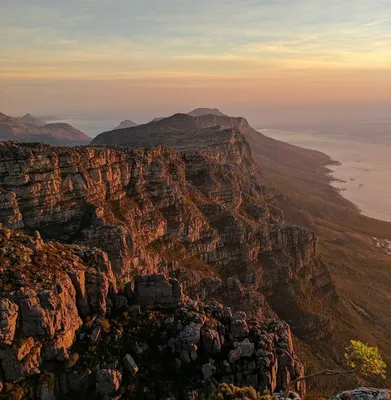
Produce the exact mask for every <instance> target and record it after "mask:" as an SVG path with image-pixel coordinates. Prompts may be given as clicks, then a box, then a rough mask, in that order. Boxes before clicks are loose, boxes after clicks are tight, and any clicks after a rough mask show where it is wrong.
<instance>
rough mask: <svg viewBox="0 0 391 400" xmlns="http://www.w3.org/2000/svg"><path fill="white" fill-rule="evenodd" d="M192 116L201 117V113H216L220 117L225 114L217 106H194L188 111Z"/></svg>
mask: <svg viewBox="0 0 391 400" xmlns="http://www.w3.org/2000/svg"><path fill="white" fill-rule="evenodd" d="M188 114H189V115H191V116H192V117H201V116H202V115H218V116H220V117H226V116H227V115H226V114H224V113H222V112H221V111H220V110H219V109H218V108H196V109H195V110H193V111H190V112H189V113H188Z"/></svg>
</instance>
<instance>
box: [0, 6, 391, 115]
mask: <svg viewBox="0 0 391 400" xmlns="http://www.w3.org/2000/svg"><path fill="white" fill-rule="evenodd" d="M330 104H331V105H334V106H335V105H338V106H339V105H344V106H347V107H354V106H355V105H357V106H358V107H362V106H363V105H368V106H370V107H376V105H377V104H379V105H382V106H388V105H391V1H390V0H280V1H272V0H235V1H233V0H197V1H195V0H127V1H126V0H123V1H121V0H66V1H54V0H28V1H27V0H24V1H23V0H0V111H3V112H6V113H9V114H20V113H23V112H27V111H31V112H35V113H41V114H42V113H53V112H57V113H66V112H68V113H69V112H86V113H90V112H93V111H96V112H101V111H103V110H105V111H108V112H117V111H118V112H122V113H124V112H125V111H126V112H128V113H130V114H131V115H129V117H131V116H132V115H135V118H136V117H139V118H141V119H143V118H148V117H149V116H150V115H149V114H151V116H152V114H154V113H155V114H156V113H168V112H171V111H172V112H173V111H186V110H187V109H191V108H194V107H196V106H213V107H219V108H221V109H224V110H228V111H231V110H232V111H233V110H238V112H242V113H245V111H246V110H249V111H248V112H249V113H250V114H251V113H253V114H254V115H255V113H256V111H255V110H257V109H259V108H264V107H278V106H281V107H285V108H286V107H288V108H289V107H293V108H294V107H299V106H300V107H306V106H308V107H323V106H329V105H330ZM187 111H188V110H187Z"/></svg>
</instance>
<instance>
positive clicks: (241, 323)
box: [231, 312, 249, 338]
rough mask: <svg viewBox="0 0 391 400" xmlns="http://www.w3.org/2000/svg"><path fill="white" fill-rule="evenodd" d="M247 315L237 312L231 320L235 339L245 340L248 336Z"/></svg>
mask: <svg viewBox="0 0 391 400" xmlns="http://www.w3.org/2000/svg"><path fill="white" fill-rule="evenodd" d="M246 319H247V315H246V313H244V312H236V313H235V314H234V315H233V316H232V319H231V334H232V337H233V338H243V337H246V336H247V335H248V332H249V330H248V325H247V322H246Z"/></svg>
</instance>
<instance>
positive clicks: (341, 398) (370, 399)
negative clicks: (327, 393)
mask: <svg viewBox="0 0 391 400" xmlns="http://www.w3.org/2000/svg"><path fill="white" fill-rule="evenodd" d="M390 397H391V390H387V389H374V388H366V387H363V388H359V389H354V390H348V391H346V392H343V393H341V394H339V395H337V396H335V397H332V398H330V400H388V399H389V398H390Z"/></svg>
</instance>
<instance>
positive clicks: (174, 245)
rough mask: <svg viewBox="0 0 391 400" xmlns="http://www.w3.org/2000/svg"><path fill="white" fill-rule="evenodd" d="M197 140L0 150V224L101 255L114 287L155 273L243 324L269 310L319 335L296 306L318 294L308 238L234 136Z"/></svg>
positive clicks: (324, 279)
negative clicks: (243, 314)
mask: <svg viewBox="0 0 391 400" xmlns="http://www.w3.org/2000/svg"><path fill="white" fill-rule="evenodd" d="M181 118H182V117H181ZM186 118H191V117H186ZM208 137H209V142H210V146H205V147H201V149H200V150H191V149H190V150H185V151H183V152H181V153H178V152H176V151H175V150H173V149H169V148H166V147H157V148H153V149H150V150H145V149H129V148H107V147H105V148H103V147H102V148H96V147H90V148H73V149H70V148H51V147H49V146H44V145H18V144H14V143H2V144H0V188H1V193H0V221H1V222H3V223H4V224H6V225H7V226H10V227H12V228H15V229H24V230H26V231H27V232H32V231H34V230H36V229H37V230H39V231H40V232H41V234H42V236H43V237H44V238H48V239H55V240H59V241H63V242H68V243H81V244H84V245H87V246H92V247H97V248H100V249H102V250H103V251H105V252H106V253H107V254H108V256H109V259H110V261H111V263H112V265H113V271H114V273H115V276H116V278H117V280H118V283H119V284H120V286H121V285H123V283H124V282H125V281H128V280H130V279H131V278H132V277H133V276H135V275H137V274H139V273H144V274H145V273H155V272H164V273H167V274H169V275H171V276H175V277H177V278H178V279H180V281H181V282H182V283H183V284H184V286H185V287H186V288H188V290H190V291H191V292H193V293H195V294H198V295H201V296H204V297H205V298H210V297H213V298H217V299H220V300H223V301H224V302H225V303H226V304H227V305H231V306H233V307H234V308H235V307H236V308H238V307H240V308H242V309H245V310H246V311H248V312H250V313H252V315H257V314H267V315H271V314H272V313H271V309H272V310H273V311H274V312H277V313H278V315H280V316H281V317H282V318H284V319H285V320H287V321H288V322H290V323H291V324H293V326H294V327H295V331H296V333H298V334H299V335H301V336H302V337H303V338H306V339H311V338H315V337H319V335H320V336H324V335H327V334H329V333H330V326H329V325H328V324H327V320H324V318H323V317H319V316H317V315H315V314H312V313H311V311H310V310H309V309H306V310H303V308H302V305H300V304H299V302H298V301H297V299H298V297H304V298H305V297H306V296H311V295H312V294H313V293H315V292H317V291H320V290H324V291H325V292H328V291H329V288H330V282H329V279H328V273H327V269H326V268H325V266H324V265H323V264H322V263H321V262H320V261H319V260H318V258H317V255H316V238H315V236H314V235H313V234H312V233H311V232H309V231H307V230H305V229H302V228H299V227H294V226H289V225H285V223H284V221H283V218H282V214H281V212H280V211H279V210H278V209H276V208H275V207H273V205H272V204H270V201H271V200H272V196H273V193H272V192H270V191H269V189H268V187H267V186H266V185H264V184H263V182H262V178H260V177H259V176H258V175H257V176H255V175H254V165H253V163H252V159H251V152H250V149H249V146H248V144H247V142H246V140H245V139H244V137H243V135H241V133H240V132H239V131H238V130H236V129H224V130H221V131H220V130H219V131H216V132H215V134H214V135H209V136H208ZM189 143H190V141H189ZM184 147H185V148H188V147H189V146H188V144H185V145H184ZM193 147H194V145H193ZM281 287H284V290H283V291H282V290H281ZM317 323H321V326H322V327H323V328H324V329H322V331H321V332H320V333H319V332H318V333H317V332H316V331H315V330H314V328H313V326H314V325H316V324H317Z"/></svg>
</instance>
